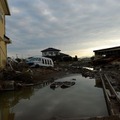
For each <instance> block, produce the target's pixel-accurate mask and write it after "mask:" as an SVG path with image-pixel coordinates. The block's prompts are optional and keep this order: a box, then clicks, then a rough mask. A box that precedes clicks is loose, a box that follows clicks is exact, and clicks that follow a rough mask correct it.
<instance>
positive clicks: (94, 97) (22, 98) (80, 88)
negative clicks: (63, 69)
mask: <svg viewBox="0 0 120 120" xmlns="http://www.w3.org/2000/svg"><path fill="white" fill-rule="evenodd" d="M57 81H74V82H75V85H73V86H71V87H69V88H64V89H63V88H61V87H58V88H56V89H54V90H53V89H51V88H50V84H51V83H45V84H42V85H39V86H35V87H30V88H25V89H23V90H20V91H15V92H5V93H0V120H28V119H29V120H50V119H53V118H55V117H60V118H61V117H65V118H70V117H72V118H79V117H93V116H104V115H108V112H107V108H106V103H105V99H104V95H103V91H102V88H97V87H95V86H96V85H95V80H94V79H89V78H84V77H82V76H81V75H78V74H75V75H69V76H67V77H64V78H62V79H58V80H57Z"/></svg>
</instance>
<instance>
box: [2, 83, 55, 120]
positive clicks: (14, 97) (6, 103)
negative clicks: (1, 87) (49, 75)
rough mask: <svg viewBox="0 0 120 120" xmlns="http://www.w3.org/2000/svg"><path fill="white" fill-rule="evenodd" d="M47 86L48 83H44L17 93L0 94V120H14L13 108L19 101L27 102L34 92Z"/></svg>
mask: <svg viewBox="0 0 120 120" xmlns="http://www.w3.org/2000/svg"><path fill="white" fill-rule="evenodd" d="M51 82H53V81H51ZM49 84H50V82H45V83H42V84H39V85H37V86H31V87H26V88H23V89H21V90H19V91H12V92H3V93H0V120H14V116H15V114H14V113H13V111H12V110H13V109H14V106H15V105H17V104H18V103H19V101H20V100H21V99H28V100H29V99H30V97H31V96H32V95H33V94H34V91H38V90H40V88H43V87H45V86H47V85H49ZM11 109H12V110H11Z"/></svg>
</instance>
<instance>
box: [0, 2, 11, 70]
mask: <svg viewBox="0 0 120 120" xmlns="http://www.w3.org/2000/svg"><path fill="white" fill-rule="evenodd" d="M6 15H10V10H9V6H8V2H7V0H0V69H3V68H4V67H5V66H6V61H7V44H9V43H11V40H10V39H9V38H8V37H7V36H6V29H5V24H6V20H5V16H6Z"/></svg>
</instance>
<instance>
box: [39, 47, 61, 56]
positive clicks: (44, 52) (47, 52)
mask: <svg viewBox="0 0 120 120" xmlns="http://www.w3.org/2000/svg"><path fill="white" fill-rule="evenodd" d="M60 51H61V50H59V49H55V48H47V49H44V50H42V51H41V52H42V56H43V57H46V56H48V57H53V56H57V55H60Z"/></svg>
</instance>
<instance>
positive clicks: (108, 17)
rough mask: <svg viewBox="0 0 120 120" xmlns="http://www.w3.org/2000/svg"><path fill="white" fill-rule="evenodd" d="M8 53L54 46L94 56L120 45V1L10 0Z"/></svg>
mask: <svg viewBox="0 0 120 120" xmlns="http://www.w3.org/2000/svg"><path fill="white" fill-rule="evenodd" d="M8 4H9V8H10V12H11V16H7V17H6V34H7V36H8V37H9V38H10V39H11V40H12V44H9V45H8V56H16V55H17V56H18V57H29V56H34V55H41V50H43V49H46V48H49V47H52V48H56V49H60V50H61V52H62V53H65V54H69V55H71V56H73V57H74V56H75V55H77V56H78V57H87V56H88V57H91V56H93V55H94V52H93V50H98V49H102V48H109V47H115V46H120V0H8Z"/></svg>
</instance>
